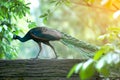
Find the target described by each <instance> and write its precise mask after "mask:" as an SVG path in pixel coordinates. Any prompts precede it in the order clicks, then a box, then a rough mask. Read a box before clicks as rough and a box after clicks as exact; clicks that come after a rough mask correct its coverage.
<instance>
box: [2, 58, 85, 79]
mask: <svg viewBox="0 0 120 80" xmlns="http://www.w3.org/2000/svg"><path fill="white" fill-rule="evenodd" d="M81 61H84V60H79V59H47V60H46V59H39V60H0V80H79V77H78V75H73V76H72V77H71V78H70V79H67V78H66V75H67V74H68V72H69V70H70V69H71V67H72V66H73V65H75V64H76V63H79V62H81Z"/></svg>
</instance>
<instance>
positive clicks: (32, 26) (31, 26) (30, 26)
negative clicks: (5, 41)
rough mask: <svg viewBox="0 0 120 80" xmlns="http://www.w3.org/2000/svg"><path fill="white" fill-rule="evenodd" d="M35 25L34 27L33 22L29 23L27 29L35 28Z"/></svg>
mask: <svg viewBox="0 0 120 80" xmlns="http://www.w3.org/2000/svg"><path fill="white" fill-rule="evenodd" d="M36 26H37V25H36V23H35V22H30V23H29V24H28V27H29V28H34V27H36Z"/></svg>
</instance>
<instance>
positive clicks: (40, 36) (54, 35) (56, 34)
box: [13, 27, 99, 58]
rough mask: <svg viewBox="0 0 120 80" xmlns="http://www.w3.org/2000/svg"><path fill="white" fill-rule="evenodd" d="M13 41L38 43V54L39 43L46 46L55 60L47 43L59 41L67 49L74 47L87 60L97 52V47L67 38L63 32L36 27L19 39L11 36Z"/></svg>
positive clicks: (70, 37)
mask: <svg viewBox="0 0 120 80" xmlns="http://www.w3.org/2000/svg"><path fill="white" fill-rule="evenodd" d="M13 39H18V40H20V41H21V42H26V41H28V40H30V39H32V40H34V41H35V42H37V43H38V45H39V48H40V50H39V53H40V52H41V50H42V46H41V43H44V44H46V45H48V46H50V47H51V48H52V49H53V51H54V53H55V55H56V58H57V53H56V51H55V49H54V47H53V46H52V45H51V44H50V43H49V41H56V40H57V41H61V42H62V43H63V44H65V45H66V46H68V47H75V48H77V49H79V51H80V53H81V54H83V55H86V56H87V57H88V58H90V57H92V56H93V53H94V52H96V51H97V50H99V47H97V46H94V45H92V44H89V43H87V42H84V41H81V40H78V39H76V38H74V37H72V36H69V35H67V34H65V33H63V32H60V31H57V30H53V29H50V28H46V27H36V28H32V29H31V30H29V31H28V32H27V33H26V35H25V36H24V37H22V38H21V37H20V36H17V35H14V36H13ZM39 53H38V55H37V56H36V58H38V56H39Z"/></svg>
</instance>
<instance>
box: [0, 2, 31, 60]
mask: <svg viewBox="0 0 120 80" xmlns="http://www.w3.org/2000/svg"><path fill="white" fill-rule="evenodd" d="M27 5H29V3H27V4H25V3H24V0H0V58H3V59H13V58H15V57H16V55H17V54H16V50H15V48H13V47H12V45H11V41H12V36H13V32H14V31H15V32H14V33H16V34H17V33H18V32H20V31H21V30H19V28H18V27H17V23H16V21H17V19H21V18H23V17H24V16H26V14H27V13H29V7H28V6H27Z"/></svg>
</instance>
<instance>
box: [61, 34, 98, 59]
mask: <svg viewBox="0 0 120 80" xmlns="http://www.w3.org/2000/svg"><path fill="white" fill-rule="evenodd" d="M61 33H62V35H63V36H62V39H61V40H60V41H61V42H62V43H63V44H64V45H66V46H68V47H71V48H73V47H74V48H75V49H77V50H79V52H80V54H81V56H84V58H92V57H93V55H94V53H95V52H96V51H98V50H99V47H98V46H95V45H92V44H90V43H87V42H84V41H82V40H78V39H76V38H74V37H72V36H69V35H67V34H65V33H63V32H61Z"/></svg>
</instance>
